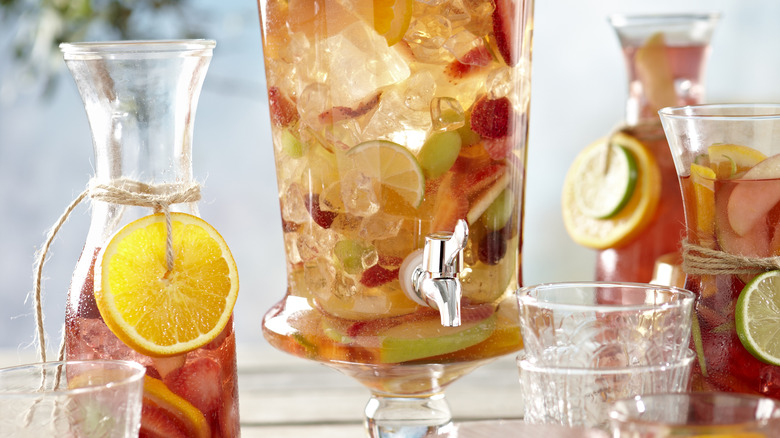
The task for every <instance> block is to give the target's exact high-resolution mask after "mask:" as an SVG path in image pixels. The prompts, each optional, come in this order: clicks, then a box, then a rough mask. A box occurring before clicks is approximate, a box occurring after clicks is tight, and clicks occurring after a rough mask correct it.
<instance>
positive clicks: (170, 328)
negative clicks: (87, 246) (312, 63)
mask: <svg viewBox="0 0 780 438" xmlns="http://www.w3.org/2000/svg"><path fill="white" fill-rule="evenodd" d="M171 220H172V238H173V251H174V255H173V269H171V270H170V271H169V270H168V267H167V262H166V260H167V259H166V239H167V232H166V226H165V215H163V214H162V213H158V214H153V215H150V216H146V217H143V218H141V219H138V220H136V221H134V222H131V223H129V224H127V225H126V226H125V227H123V228H122V229H121V230H119V231H118V232H117V233H116V234H114V236H113V237H111V240H110V241H109V242H108V244H107V245H106V246H105V247H104V248H103V249H102V250H101V253H100V254H99V255H98V258H97V263H96V266H95V301H96V302H97V305H98V309H99V310H100V314H101V315H102V316H103V319H104V320H105V322H106V325H108V328H109V329H111V331H112V332H113V333H114V334H115V335H116V336H117V337H118V338H119V339H121V340H122V341H123V342H124V343H126V344H127V345H128V346H130V347H131V348H133V349H135V350H136V351H139V352H141V353H143V354H146V355H148V356H153V357H155V356H156V357H164V356H173V355H177V354H181V353H184V352H187V351H191V350H194V349H196V348H198V347H201V346H203V345H205V344H207V343H208V342H210V341H211V340H213V339H214V338H216V337H217V336H218V335H219V334H220V332H222V329H224V328H225V325H226V324H227V322H228V320H229V319H230V316H231V314H232V312H233V306H234V304H235V302H236V297H237V295H238V272H237V269H236V263H235V261H234V260H233V256H232V255H231V253H230V249H229V248H228V246H227V244H226V243H225V241H224V239H222V236H220V235H219V233H218V232H217V230H215V229H214V228H213V227H212V226H211V225H209V224H208V223H207V222H206V221H204V220H203V219H200V218H198V217H196V216H192V215H189V214H185V213H171Z"/></svg>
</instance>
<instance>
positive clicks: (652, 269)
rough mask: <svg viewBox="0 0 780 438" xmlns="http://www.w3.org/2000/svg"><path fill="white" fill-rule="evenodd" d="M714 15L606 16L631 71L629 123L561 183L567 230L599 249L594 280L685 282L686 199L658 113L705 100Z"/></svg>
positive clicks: (588, 152) (581, 158) (587, 153)
mask: <svg viewBox="0 0 780 438" xmlns="http://www.w3.org/2000/svg"><path fill="white" fill-rule="evenodd" d="M718 18H719V16H718V15H717V14H713V13H704V14H657V15H612V16H610V17H609V23H610V24H611V25H612V27H613V29H614V30H615V32H616V33H617V36H618V39H619V41H620V46H621V48H622V51H623V56H624V58H625V64H626V71H627V75H628V88H627V92H628V94H627V99H626V107H625V108H626V111H625V120H624V121H623V122H622V123H621V124H620V125H619V126H618V127H616V128H615V129H614V130H613V131H612V132H611V133H610V134H609V135H608V136H607V137H605V138H602V139H600V140H597V141H596V142H594V143H592V144H591V145H590V146H588V147H587V148H586V149H584V150H583V151H582V152H581V153H580V154H579V155H578V157H577V158H576V159H575V161H574V162H573V163H572V165H571V167H570V169H569V171H568V173H567V176H566V179H565V183H564V188H563V218H564V223H565V225H566V229H567V231H568V232H569V235H570V236H571V237H572V238H573V240H574V241H575V242H577V243H579V244H581V245H584V246H587V247H590V248H594V249H596V250H597V251H598V252H597V255H596V272H595V279H596V280H597V281H619V282H626V281H628V282H640V283H648V282H650V281H653V282H655V283H658V282H661V284H666V285H676V286H681V284H680V283H679V282H678V283H674V281H676V279H678V278H680V276H679V275H676V273H677V271H676V269H679V236H680V235H681V234H682V233H683V231H684V217H683V204H682V199H681V196H680V188H679V184H678V183H677V173H676V172H675V168H674V163H673V161H672V157H671V154H670V153H669V146H668V144H667V142H666V137H665V136H664V133H663V129H662V127H661V122H660V120H659V119H658V110H659V109H661V108H663V107H668V106H680V105H692V104H697V103H701V102H702V101H703V99H704V73H705V66H706V61H707V57H708V54H709V52H710V38H711V36H712V32H713V30H714V28H715V25H716V24H717V22H718ZM664 269H666V270H667V271H668V272H665V271H664ZM658 271H661V272H660V274H663V275H659V272H658Z"/></svg>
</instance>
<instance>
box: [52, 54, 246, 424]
mask: <svg viewBox="0 0 780 438" xmlns="http://www.w3.org/2000/svg"><path fill="white" fill-rule="evenodd" d="M214 46H215V43H214V41H210V40H181V41H122V42H107V43H75V44H63V45H62V46H61V48H62V51H63V53H64V55H65V62H66V64H67V66H68V68H69V69H70V72H71V74H72V75H73V78H74V79H75V82H76V85H77V87H78V90H79V93H80V94H81V97H82V100H83V103H84V107H85V109H86V112H87V118H88V120H89V123H90V128H91V131H92V138H93V147H94V153H95V161H94V165H95V176H94V178H93V179H92V181H91V182H90V188H89V190H88V194H89V196H90V205H91V212H92V217H91V222H90V228H89V232H88V234H87V238H86V242H85V244H84V249H83V252H82V254H81V257H80V259H79V261H78V262H77V265H76V268H75V271H74V273H73V279H72V282H71V286H70V291H69V294H68V302H67V307H66V327H65V328H66V332H65V346H66V356H67V359H68V360H90V359H124V360H132V361H136V362H139V363H141V364H142V365H144V366H145V367H146V377H145V383H144V399H143V411H142V418H141V436H166V437H178V436H182V437H192V436H198V437H210V436H215V437H216V436H222V437H233V436H239V434H240V430H239V418H238V386H237V378H236V351H235V333H234V331H233V319H232V316H231V315H232V314H231V313H230V310H231V309H232V304H229V306H230V307H229V308H228V311H227V312H226V313H224V314H223V316H224V318H225V319H221V320H220V322H219V323H218V324H217V325H215V326H214V327H211V326H209V328H208V330H209V331H208V332H207V333H206V332H202V333H204V334H203V335H201V336H200V337H198V338H197V340H196V342H194V343H191V344H188V346H184V347H182V348H177V351H173V350H172V349H171V348H168V349H165V350H166V351H158V350H154V349H151V348H150V346H149V345H148V344H145V343H142V342H140V341H139V336H135V335H133V330H132V329H130V328H128V327H133V328H137V327H141V325H142V324H143V323H142V322H139V323H138V325H136V326H130V325H129V321H126V322H128V323H127V324H123V323H122V322H123V321H124V320H123V319H120V318H116V315H117V314H116V313H115V312H114V311H112V312H110V314H106V313H105V312H106V309H107V308H117V307H118V306H119V303H120V301H121V300H122V298H121V297H120V296H119V295H116V299H115V300H114V301H115V302H116V303H117V305H116V306H112V305H109V304H106V303H110V302H111V301H108V300H107V299H106V300H104V299H96V296H97V295H100V296H102V297H105V296H107V292H102V293H99V291H105V290H107V289H110V290H111V291H112V293H113V292H116V293H117V294H118V293H119V289H120V287H121V286H123V285H124V282H125V280H127V282H128V283H129V282H130V281H133V280H134V279H135V278H136V277H137V278H139V279H141V281H139V283H140V285H136V287H137V288H138V289H140V288H144V287H145V285H146V286H149V287H154V286H159V287H160V288H161V291H160V292H164V293H156V294H155V295H156V297H158V298H159V299H157V300H154V301H144V302H140V301H130V302H129V304H128V305H127V307H130V308H131V309H132V308H135V309H136V310H135V311H134V312H136V313H137V314H138V319H139V321H148V320H150V319H151V320H152V322H151V324H150V325H152V326H156V327H157V328H159V331H161V332H165V333H168V334H170V336H167V335H166V339H167V338H176V339H185V338H186V339H189V336H190V335H191V333H190V332H189V329H190V328H191V327H189V325H193V326H194V325H197V327H196V330H201V329H202V327H201V326H200V324H199V323H200V322H201V321H204V319H205V318H202V317H203V313H202V312H200V311H199V310H198V311H196V310H195V308H194V307H191V308H188V309H185V312H188V311H191V312H192V314H194V315H196V316H195V318H194V320H196V321H198V323H194V324H189V323H187V322H185V321H189V320H184V319H179V317H180V316H182V315H181V313H177V312H176V310H179V309H174V308H169V307H166V306H167V303H168V302H169V301H171V300H174V299H175V298H176V297H177V296H180V292H181V289H179V288H177V286H176V285H177V284H178V283H175V282H174V283H172V282H171V280H172V279H173V280H176V277H177V276H179V277H180V275H181V274H179V272H180V271H179V269H180V266H181V265H180V263H181V264H183V263H189V262H191V261H193V260H194V259H193V258H191V257H188V254H191V252H188V251H190V250H191V248H192V247H185V246H184V245H183V244H182V245H179V242H189V243H192V244H194V245H196V246H197V248H196V249H195V250H194V251H195V253H198V252H199V251H207V249H206V248H209V249H210V248H211V247H210V246H209V244H210V242H212V240H210V239H209V238H204V237H206V236H202V235H201V233H200V232H199V231H200V230H203V229H206V228H207V224H205V223H204V222H203V221H202V220H201V219H199V218H198V216H199V213H198V207H197V200H198V199H199V191H198V187H199V186H198V185H197V183H196V182H195V181H194V179H193V176H192V133H193V127H194V117H195V110H196V108H197V103H198V97H199V95H200V90H201V86H202V84H203V80H204V78H205V74H206V70H207V68H208V65H209V62H210V61H211V56H212V49H213V47H214ZM168 219H170V220H168ZM143 224H149V226H144V227H141V226H140V225H143ZM196 225H197V226H196ZM155 227H157V228H155ZM204 227H206V228H204ZM133 228H134V229H139V228H142V229H141V231H143V232H145V233H147V234H146V236H147V237H143V236H142V237H143V238H138V239H136V243H139V245H137V246H127V247H125V248H128V249H122V248H121V247H118V246H117V251H116V255H114V256H112V259H111V260H112V261H111V262H110V264H109V262H107V260H108V259H107V258H106V257H108V255H109V254H108V250H107V249H108V248H110V247H112V244H113V243H114V242H118V239H120V238H121V237H123V236H125V238H124V239H123V240H121V242H128V241H130V240H131V239H130V238H128V237H127V236H128V235H129V236H130V237H137V236H139V234H138V233H133V234H128V233H124V234H123V232H124V230H128V229H133ZM166 228H169V229H168V231H165V229H166ZM182 229H184V230H186V231H180V230H182ZM155 230H162V231H161V232H160V233H159V234H154V233H153V232H154V231H155ZM212 233H216V231H213V230H212ZM182 235H187V236H189V239H191V240H187V239H188V238H182V239H184V240H182V239H180V238H179V237H177V236H182ZM158 236H161V237H159V238H158ZM166 237H169V238H170V242H171V244H170V246H169V247H166V248H165V249H166V250H167V249H170V250H171V252H170V253H169V254H167V255H166V257H160V260H159V263H157V264H155V265H154V266H151V267H150V266H147V265H133V263H132V262H129V263H128V265H127V266H125V267H122V268H121V269H123V270H120V271H119V272H120V275H119V276H118V277H122V278H120V281H119V284H114V283H113V281H114V280H113V278H114V276H113V275H110V271H109V270H108V269H109V268H104V269H100V268H98V266H110V267H111V268H110V269H113V267H114V266H116V264H115V263H114V262H113V260H114V259H117V260H118V257H119V256H124V255H125V254H129V253H131V252H134V251H135V252H138V253H146V254H149V253H152V252H153V251H155V254H157V252H156V251H157V248H160V247H161V246H163V247H164V246H166ZM160 242H162V243H161V244H160ZM155 244H160V245H161V246H160V245H158V246H157V247H154V246H153V245H155ZM163 252H165V251H163ZM198 255H199V254H198ZM101 261H102V262H101ZM120 261H122V260H120ZM227 262H228V264H230V263H232V266H233V272H235V263H234V262H232V257H229V260H227ZM167 263H170V264H169V265H167V270H166V266H165V265H166V264H167ZM137 266H141V267H137ZM159 267H162V270H161V271H159V272H160V273H161V274H164V275H161V276H160V277H155V278H151V279H149V281H143V279H144V278H145V277H144V275H147V276H148V275H152V276H154V275H156V273H157V272H158V271H157V268H159ZM225 269H226V267H225V264H224V263H222V262H220V263H216V262H215V263H213V264H212V265H209V266H207V267H206V271H210V272H207V273H206V276H204V277H200V276H197V277H196V276H194V275H193V276H192V277H190V278H191V279H192V281H198V282H199V283H198V285H196V286H195V288H198V289H200V290H203V291H206V292H205V294H206V295H211V296H216V292H217V285H216V283H213V282H211V283H210V282H206V280H210V279H212V278H216V276H219V275H222V272H223V271H224V270H225ZM187 272H188V273H193V272H194V271H187ZM104 278H105V279H106V281H102V280H103V279H104ZM178 281H181V278H178ZM232 281H234V282H235V283H234V285H233V284H231V287H235V290H233V292H234V293H233V296H232V297H233V303H234V302H235V293H236V292H237V287H238V286H237V284H238V279H237V277H234V278H233V279H232ZM109 283H110V287H109V286H107V284H109ZM130 289H132V288H130ZM127 296H128V297H129V298H126V299H125V300H127V299H134V298H133V297H132V296H130V295H129V294H128V295H127ZM203 296H204V295H198V298H197V300H198V301H200V302H201V303H202V300H201V298H202V297H203ZM163 298H164V299H163ZM193 298H194V297H193ZM185 299H186V298H185ZM211 305H212V303H211V302H209V304H208V306H211ZM158 306H161V307H158ZM166 309H169V310H166ZM150 310H155V311H156V314H158V317H157V318H154V319H153V318H152V317H151V316H149V315H151V314H152V313H151V312H149V313H145V312H148V311H150ZM209 311H210V309H206V313H208V312H209ZM159 314H161V315H162V316H160V315H159ZM140 331H141V328H138V330H137V332H140ZM204 336H205V337H206V338H209V339H210V340H209V339H206V338H204ZM171 342H173V341H171ZM165 345H166V346H167V344H165Z"/></svg>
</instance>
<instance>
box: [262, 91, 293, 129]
mask: <svg viewBox="0 0 780 438" xmlns="http://www.w3.org/2000/svg"><path fill="white" fill-rule="evenodd" d="M268 109H269V111H270V113H271V122H273V124H274V125H278V126H287V125H289V124H290V123H292V122H294V121H295V120H298V109H297V108H296V107H295V104H294V103H293V102H292V101H290V99H288V98H287V97H285V95H284V94H282V91H281V90H279V88H278V87H270V88H269V89H268Z"/></svg>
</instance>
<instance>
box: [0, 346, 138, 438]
mask: <svg viewBox="0 0 780 438" xmlns="http://www.w3.org/2000/svg"><path fill="white" fill-rule="evenodd" d="M145 372H146V370H145V368H144V367H143V366H141V365H139V364H137V363H135V362H128V361H111V360H95V361H70V362H44V363H37V364H31V365H22V366H16V367H12V368H4V369H0V431H2V435H3V436H13V437H36V438H38V437H45V436H49V437H53V436H62V437H71V436H75V437H100V438H129V437H137V436H138V431H139V429H140V426H141V400H142V390H143V382H144V374H145Z"/></svg>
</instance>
